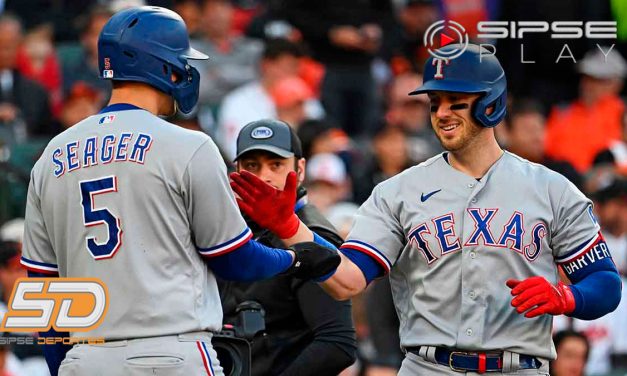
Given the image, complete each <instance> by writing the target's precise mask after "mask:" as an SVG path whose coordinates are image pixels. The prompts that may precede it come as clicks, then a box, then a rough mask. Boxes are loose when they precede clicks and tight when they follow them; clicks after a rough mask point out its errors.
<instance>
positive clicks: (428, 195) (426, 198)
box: [420, 189, 441, 202]
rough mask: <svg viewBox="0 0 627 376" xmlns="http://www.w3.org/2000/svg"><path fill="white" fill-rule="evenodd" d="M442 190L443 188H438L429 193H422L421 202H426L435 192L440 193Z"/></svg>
mask: <svg viewBox="0 0 627 376" xmlns="http://www.w3.org/2000/svg"><path fill="white" fill-rule="evenodd" d="M440 191H441V189H438V190H437V191H433V192H429V193H427V194H424V193H422V194H421V195H420V201H421V202H425V201H427V200H428V199H429V197H431V196H433V195H434V194H436V193H438V192H440Z"/></svg>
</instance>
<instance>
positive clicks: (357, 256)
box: [340, 248, 385, 284]
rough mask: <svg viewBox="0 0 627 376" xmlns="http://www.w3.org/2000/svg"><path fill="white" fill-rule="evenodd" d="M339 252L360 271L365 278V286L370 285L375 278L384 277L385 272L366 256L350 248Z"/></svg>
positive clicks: (379, 265) (341, 249)
mask: <svg viewBox="0 0 627 376" xmlns="http://www.w3.org/2000/svg"><path fill="white" fill-rule="evenodd" d="M340 252H342V253H343V254H344V256H346V257H347V258H348V259H349V260H351V261H352V262H353V263H354V264H355V265H357V267H358V268H359V269H361V272H362V273H364V277H365V278H366V284H370V282H372V281H373V280H374V279H375V278H378V277H383V276H384V275H385V270H384V269H383V267H382V266H381V264H379V263H378V262H377V261H375V259H373V258H372V257H370V256H368V255H367V254H365V253H363V252H359V251H357V250H354V249H351V248H340Z"/></svg>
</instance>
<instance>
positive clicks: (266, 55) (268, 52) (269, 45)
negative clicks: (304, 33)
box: [262, 38, 305, 60]
mask: <svg viewBox="0 0 627 376" xmlns="http://www.w3.org/2000/svg"><path fill="white" fill-rule="evenodd" d="M283 55H290V56H294V57H302V56H304V55H305V51H304V49H303V47H302V45H300V44H298V43H294V42H292V41H289V40H287V39H284V38H275V39H269V40H267V41H266V45H265V48H264V50H263V55H262V57H263V59H268V60H275V59H277V58H279V57H281V56H283Z"/></svg>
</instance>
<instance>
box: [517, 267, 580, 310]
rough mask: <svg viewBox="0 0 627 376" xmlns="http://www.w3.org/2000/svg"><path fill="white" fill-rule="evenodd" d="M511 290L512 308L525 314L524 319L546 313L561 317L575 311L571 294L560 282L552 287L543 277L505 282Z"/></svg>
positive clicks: (566, 286)
mask: <svg viewBox="0 0 627 376" xmlns="http://www.w3.org/2000/svg"><path fill="white" fill-rule="evenodd" d="M506 284H507V287H509V288H510V289H512V295H513V296H514V298H513V299H512V306H514V307H516V311H517V312H518V313H523V312H525V311H527V313H525V317H527V318H532V317H537V316H540V315H543V314H545V313H548V314H550V315H562V314H566V313H571V312H572V311H574V310H575V297H574V296H573V292H572V290H571V289H570V287H568V285H565V284H564V283H562V282H559V283H558V284H557V286H553V285H552V284H551V283H550V282H549V281H547V280H546V278H544V277H538V276H536V277H530V278H527V279H525V280H524V281H518V280H515V279H510V280H508V281H507V282H506Z"/></svg>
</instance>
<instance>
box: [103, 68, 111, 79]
mask: <svg viewBox="0 0 627 376" xmlns="http://www.w3.org/2000/svg"><path fill="white" fill-rule="evenodd" d="M102 77H104V78H113V71H112V70H111V69H107V70H103V71H102Z"/></svg>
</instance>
